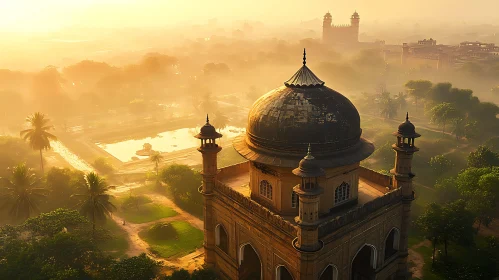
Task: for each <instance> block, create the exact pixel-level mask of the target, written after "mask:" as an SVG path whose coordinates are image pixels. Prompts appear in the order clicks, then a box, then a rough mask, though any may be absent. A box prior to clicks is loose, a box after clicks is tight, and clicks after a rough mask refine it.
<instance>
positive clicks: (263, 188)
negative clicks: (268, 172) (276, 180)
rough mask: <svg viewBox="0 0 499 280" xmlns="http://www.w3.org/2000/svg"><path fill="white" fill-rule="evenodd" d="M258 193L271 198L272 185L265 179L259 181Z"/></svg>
mask: <svg viewBox="0 0 499 280" xmlns="http://www.w3.org/2000/svg"><path fill="white" fill-rule="evenodd" d="M260 195H261V196H264V197H266V198H268V199H272V185H271V184H270V183H269V181H267V180H263V181H261V182H260Z"/></svg>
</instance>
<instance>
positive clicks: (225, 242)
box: [215, 224, 229, 254]
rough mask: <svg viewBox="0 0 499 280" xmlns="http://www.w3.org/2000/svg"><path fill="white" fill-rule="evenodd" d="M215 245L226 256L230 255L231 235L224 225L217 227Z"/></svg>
mask: <svg viewBox="0 0 499 280" xmlns="http://www.w3.org/2000/svg"><path fill="white" fill-rule="evenodd" d="M215 245H216V246H217V247H218V248H220V250H222V251H224V252H225V253H226V254H229V235H228V234H227V230H226V229H225V227H224V225H222V224H218V225H217V226H216V227H215Z"/></svg>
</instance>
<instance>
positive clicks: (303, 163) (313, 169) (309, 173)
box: [293, 145, 326, 178]
mask: <svg viewBox="0 0 499 280" xmlns="http://www.w3.org/2000/svg"><path fill="white" fill-rule="evenodd" d="M293 174H295V175H296V176H299V177H302V178H312V177H321V176H325V175H326V172H325V171H324V169H322V168H320V167H319V165H318V164H317V162H316V161H315V158H314V156H312V152H311V147H310V145H309V146H308V152H307V155H306V156H305V157H304V158H303V159H302V160H300V164H299V165H298V168H295V169H293Z"/></svg>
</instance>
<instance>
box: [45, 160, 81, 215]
mask: <svg viewBox="0 0 499 280" xmlns="http://www.w3.org/2000/svg"><path fill="white" fill-rule="evenodd" d="M84 185H85V174H84V173H83V172H81V171H78V170H72V169H69V168H57V167H53V168H51V169H49V170H48V172H47V174H46V176H45V187H46V188H47V190H48V191H49V192H50V193H49V195H48V198H47V200H48V201H50V206H51V208H52V209H54V208H58V207H65V208H71V207H72V206H73V205H74V201H73V199H72V198H71V196H72V195H73V194H74V193H75V192H76V191H77V190H78V189H80V188H81V187H82V186H84Z"/></svg>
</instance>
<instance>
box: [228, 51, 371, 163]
mask: <svg viewBox="0 0 499 280" xmlns="http://www.w3.org/2000/svg"><path fill="white" fill-rule="evenodd" d="M361 133H362V130H361V128H360V116H359V112H358V111H357V109H356V108H355V106H354V105H353V104H352V102H350V100H348V98H346V97H345V96H343V95H342V94H340V93H338V92H337V91H335V90H333V89H331V88H328V87H326V86H324V82H322V81H321V80H319V78H317V76H315V75H314V74H313V73H312V71H310V69H308V67H307V66H306V65H305V59H304V65H303V67H302V68H301V69H300V70H298V72H297V73H296V74H295V75H293V77H291V79H289V80H288V81H287V82H286V83H285V86H281V87H279V88H276V89H274V90H272V91H270V92H269V93H267V94H265V95H263V96H262V97H260V98H259V99H258V100H257V101H256V102H255V103H254V104H253V107H252V108H251V110H250V112H249V117H248V126H247V129H246V135H245V136H241V137H239V138H237V139H236V140H235V142H234V147H235V148H236V150H237V151H238V152H239V153H240V154H241V155H242V156H244V157H246V158H247V159H248V160H252V161H256V162H260V163H265V164H269V165H274V166H284V167H296V166H298V163H299V161H300V160H301V159H302V158H303V156H304V155H305V154H306V153H307V147H308V145H309V144H310V145H311V146H312V149H313V150H314V151H315V153H314V154H315V157H316V159H317V161H318V163H319V165H320V166H321V167H336V166H342V165H347V164H352V163H355V162H359V161H361V160H363V159H365V158H366V157H368V156H369V155H370V154H371V153H372V152H373V150H374V146H373V145H372V143H370V142H368V141H366V140H364V139H362V138H361Z"/></svg>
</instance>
